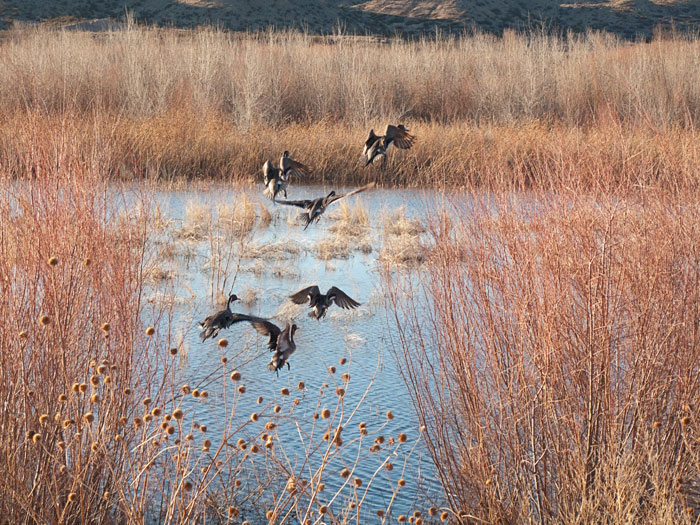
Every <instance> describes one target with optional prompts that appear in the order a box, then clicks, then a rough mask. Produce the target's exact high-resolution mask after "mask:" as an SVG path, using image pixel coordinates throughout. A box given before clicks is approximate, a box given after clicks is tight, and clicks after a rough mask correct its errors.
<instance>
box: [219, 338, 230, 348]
mask: <svg viewBox="0 0 700 525" xmlns="http://www.w3.org/2000/svg"><path fill="white" fill-rule="evenodd" d="M217 344H218V345H219V347H220V348H226V347H227V346H228V339H226V338H225V337H222V338H221V339H219V342H218V343H217Z"/></svg>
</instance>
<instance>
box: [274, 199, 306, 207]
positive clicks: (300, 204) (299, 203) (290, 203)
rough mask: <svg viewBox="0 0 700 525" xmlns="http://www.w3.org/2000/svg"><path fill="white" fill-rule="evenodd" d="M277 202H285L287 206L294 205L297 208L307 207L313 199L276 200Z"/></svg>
mask: <svg viewBox="0 0 700 525" xmlns="http://www.w3.org/2000/svg"><path fill="white" fill-rule="evenodd" d="M276 202H277V204H285V205H287V206H296V207H297V208H308V207H309V206H311V203H312V202H313V201H309V200H305V201H276Z"/></svg>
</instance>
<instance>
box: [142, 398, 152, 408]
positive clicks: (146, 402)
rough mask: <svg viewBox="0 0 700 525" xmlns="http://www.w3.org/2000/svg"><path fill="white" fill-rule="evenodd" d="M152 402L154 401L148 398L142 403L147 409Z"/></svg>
mask: <svg viewBox="0 0 700 525" xmlns="http://www.w3.org/2000/svg"><path fill="white" fill-rule="evenodd" d="M152 401H153V400H152V399H151V398H150V397H146V398H144V400H143V401H141V403H142V404H143V406H145V407H147V406H148V405H150V404H151V403H152Z"/></svg>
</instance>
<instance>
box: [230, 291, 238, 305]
mask: <svg viewBox="0 0 700 525" xmlns="http://www.w3.org/2000/svg"><path fill="white" fill-rule="evenodd" d="M234 301H238V296H237V295H236V294H235V293H232V294H231V295H229V296H228V304H231V303H232V302H234Z"/></svg>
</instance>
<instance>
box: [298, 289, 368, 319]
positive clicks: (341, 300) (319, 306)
mask: <svg viewBox="0 0 700 525" xmlns="http://www.w3.org/2000/svg"><path fill="white" fill-rule="evenodd" d="M289 298H290V299H291V300H292V302H293V303H295V304H304V303H306V302H308V303H309V306H312V307H313V311H312V312H309V317H314V318H315V319H316V320H318V319H321V318H322V317H325V316H326V311H327V310H328V308H330V307H331V305H332V304H333V303H334V302H335V304H337V305H338V306H340V307H341V308H345V309H350V308H357V307H358V306H360V303H358V302H357V301H355V300H354V299H353V298H352V297H350V296H349V295H347V294H346V293H345V292H343V291H342V290H341V289H340V288H336V287H335V286H331V287H330V288H329V289H328V291H327V292H326V293H325V294H322V293H321V291H320V290H319V289H318V286H315V285H314V286H309V287H308V288H304V289H303V290H299V291H298V292H297V293H295V294H294V295H290V296H289Z"/></svg>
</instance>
